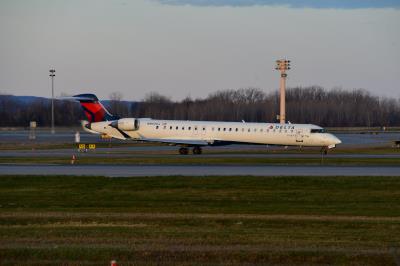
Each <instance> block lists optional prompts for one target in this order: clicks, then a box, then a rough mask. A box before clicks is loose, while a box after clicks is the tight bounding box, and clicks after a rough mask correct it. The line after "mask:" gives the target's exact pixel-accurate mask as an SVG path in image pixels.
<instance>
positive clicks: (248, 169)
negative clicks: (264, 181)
mask: <svg viewBox="0 0 400 266" xmlns="http://www.w3.org/2000/svg"><path fill="white" fill-rule="evenodd" d="M0 173H2V174H3V175H80V176H88V175H94V176H107V177H135V176H136V177H139V176H175V175H180V176H213V175H222V176H239V175H250V176H400V166H393V167H389V166H379V167H377V166H363V167H360V166H218V165H217V166H214V165H213V166H210V165H207V166H181V165H179V166H178V165H118V166H116V165H12V164H3V165H0ZM60 182H62V181H60Z"/></svg>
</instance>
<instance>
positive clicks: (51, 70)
mask: <svg viewBox="0 0 400 266" xmlns="http://www.w3.org/2000/svg"><path fill="white" fill-rule="evenodd" d="M49 72H50V75H49V76H50V78H51V134H54V133H55V129H54V77H55V76H56V74H54V73H55V72H56V70H55V69H50V70H49Z"/></svg>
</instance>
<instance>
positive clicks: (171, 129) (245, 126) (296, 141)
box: [91, 118, 341, 148]
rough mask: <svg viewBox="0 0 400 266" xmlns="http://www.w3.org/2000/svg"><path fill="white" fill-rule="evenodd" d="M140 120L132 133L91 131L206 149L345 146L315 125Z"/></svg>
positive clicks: (106, 125) (101, 125)
mask: <svg viewBox="0 0 400 266" xmlns="http://www.w3.org/2000/svg"><path fill="white" fill-rule="evenodd" d="M127 119H129V118H127ZM136 120H138V127H137V128H136V129H132V130H120V129H117V128H115V127H112V126H111V125H110V121H104V122H97V123H92V124H91V130H92V131H95V132H99V133H101V134H106V135H109V136H111V137H114V138H118V139H128V138H131V139H135V140H148V141H152V140H156V141H159V142H164V141H165V142H167V143H176V144H185V141H187V142H188V144H190V143H191V141H203V142H204V143H205V144H204V145H223V144H224V143H225V144H229V143H249V144H251V143H253V144H267V145H296V146H321V147H322V146H326V147H330V148H331V147H334V146H335V145H336V144H339V143H341V141H340V140H339V139H338V138H337V137H335V136H334V135H332V134H329V133H325V132H324V130H323V128H321V127H319V126H316V125H312V124H276V123H244V122H243V123H242V122H211V121H182V120H154V119H149V118H139V119H136ZM163 140H164V141H163ZM178 140H179V141H178Z"/></svg>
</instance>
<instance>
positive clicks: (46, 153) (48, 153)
mask: <svg viewBox="0 0 400 266" xmlns="http://www.w3.org/2000/svg"><path fill="white" fill-rule="evenodd" d="M156 147H157V148H160V150H159V152H158V153H155V152H153V151H152V150H153V149H155V147H150V148H152V149H146V148H149V147H127V148H98V149H96V151H90V152H87V153H84V152H78V151H77V150H76V149H60V150H57V149H53V150H34V151H31V150H3V151H1V153H0V158H2V157H16V158H18V157H53V158H54V157H71V156H72V155H75V156H77V157H79V158H85V157H94V158H109V157H112V158H129V157H149V158H152V157H153V158H154V157H171V156H176V157H184V158H190V157H194V158H321V154H318V153H314V154H307V153H274V152H269V153H253V154H251V153H223V152H216V151H213V150H212V147H211V148H210V147H206V148H205V149H204V154H201V155H193V154H189V155H183V156H182V155H179V154H177V152H176V147H168V146H156ZM166 148H169V149H166ZM149 150H150V151H149ZM324 158H344V159H346V158H350V159H354V158H364V159H377V158H393V159H398V158H400V153H391V154H363V153H353V154H328V155H324Z"/></svg>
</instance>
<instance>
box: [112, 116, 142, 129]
mask: <svg viewBox="0 0 400 266" xmlns="http://www.w3.org/2000/svg"><path fill="white" fill-rule="evenodd" d="M139 122H140V121H139V120H138V119H135V118H122V119H118V120H114V121H112V122H111V124H110V126H112V127H113V128H117V129H119V130H123V131H135V130H138V129H139Z"/></svg>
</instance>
